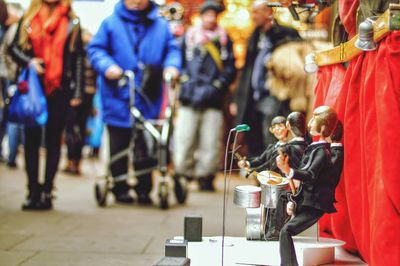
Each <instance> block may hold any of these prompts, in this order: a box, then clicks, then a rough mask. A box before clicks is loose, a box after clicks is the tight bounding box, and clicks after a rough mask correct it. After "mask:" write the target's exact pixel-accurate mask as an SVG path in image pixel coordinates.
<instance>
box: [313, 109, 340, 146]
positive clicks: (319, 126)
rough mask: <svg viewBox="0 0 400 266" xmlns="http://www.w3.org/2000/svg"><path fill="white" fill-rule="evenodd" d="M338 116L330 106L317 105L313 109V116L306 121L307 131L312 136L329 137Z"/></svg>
mask: <svg viewBox="0 0 400 266" xmlns="http://www.w3.org/2000/svg"><path fill="white" fill-rule="evenodd" d="M337 121H338V118H337V114H336V112H335V110H334V109H333V108H332V107H330V106H325V105H323V106H319V107H317V108H315V109H314V112H313V116H312V118H311V120H310V121H309V122H308V131H309V132H310V134H311V135H312V136H320V137H321V138H324V139H325V138H327V137H329V136H330V135H331V134H332V132H333V130H334V129H335V127H336V124H337Z"/></svg>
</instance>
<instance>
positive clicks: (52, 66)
mask: <svg viewBox="0 0 400 266" xmlns="http://www.w3.org/2000/svg"><path fill="white" fill-rule="evenodd" d="M69 8H70V7H69V6H65V5H58V6H57V7H56V8H55V9H54V10H53V13H52V14H51V15H50V10H49V7H48V6H47V5H45V4H43V5H42V6H41V8H40V10H39V12H38V13H37V14H36V16H35V17H34V18H33V19H32V22H31V25H30V27H31V31H30V32H29V40H30V41H31V43H32V48H33V53H34V55H35V57H38V58H41V59H43V61H44V67H45V74H44V90H45V93H46V95H50V94H52V93H53V92H54V91H55V90H57V89H59V88H60V87H61V77H62V72H63V56H64V45H65V41H66V39H67V32H68V12H69Z"/></svg>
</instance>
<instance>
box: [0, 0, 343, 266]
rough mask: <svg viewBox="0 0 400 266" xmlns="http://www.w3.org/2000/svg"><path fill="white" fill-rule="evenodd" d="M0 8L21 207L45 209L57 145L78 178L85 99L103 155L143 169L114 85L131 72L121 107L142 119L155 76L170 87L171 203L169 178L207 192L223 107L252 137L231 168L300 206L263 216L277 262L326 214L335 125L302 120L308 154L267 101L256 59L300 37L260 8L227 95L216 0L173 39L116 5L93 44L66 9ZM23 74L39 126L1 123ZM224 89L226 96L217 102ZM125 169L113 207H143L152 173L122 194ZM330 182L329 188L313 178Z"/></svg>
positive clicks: (123, 166) (225, 48)
mask: <svg viewBox="0 0 400 266" xmlns="http://www.w3.org/2000/svg"><path fill="white" fill-rule="evenodd" d="M2 4H4V3H3V2H2ZM6 9H7V11H8V12H7V14H4V15H3V14H2V16H4V19H2V45H1V51H2V53H1V60H2V61H1V62H2V65H1V68H2V71H1V73H2V75H1V85H2V101H1V103H2V105H1V110H2V119H1V125H2V126H1V130H2V131H1V132H0V141H1V138H2V137H3V135H4V132H5V129H6V128H7V134H8V140H9V141H8V142H9V158H8V166H9V167H15V166H16V163H15V157H16V151H17V148H18V143H19V142H23V144H24V156H25V170H26V174H27V180H28V182H27V187H28V194H27V197H26V200H25V202H24V203H23V205H22V209H23V210H49V209H52V208H53V203H52V200H53V190H54V180H55V176H56V173H57V171H58V166H59V161H60V156H61V146H62V139H64V143H65V144H66V146H67V151H68V154H67V159H68V160H67V162H68V163H67V165H66V168H65V169H64V171H65V172H67V173H70V174H75V175H79V174H80V168H79V166H80V161H81V158H82V148H83V146H84V145H85V136H86V133H87V132H86V131H87V129H86V127H87V120H88V117H89V116H91V115H93V99H94V96H95V93H96V91H98V96H99V97H100V100H101V104H100V105H101V113H102V116H101V120H102V123H104V125H105V127H106V128H107V131H108V135H109V151H110V153H109V156H110V157H112V156H115V155H117V154H119V153H120V152H121V151H123V150H124V149H126V148H127V147H129V146H130V143H131V141H133V142H134V145H133V147H134V150H133V155H134V160H133V168H134V169H135V171H138V172H140V170H144V169H148V168H149V167H150V168H151V167H155V166H156V165H157V156H156V155H155V149H154V143H152V142H151V141H149V138H148V137H147V136H146V132H145V129H144V128H143V127H140V126H135V125H137V124H138V123H140V121H138V120H137V119H134V118H133V117H132V114H131V110H130V108H129V107H130V104H131V97H132V95H131V91H130V89H131V88H130V86H129V85H130V84H129V83H123V82H121V78H122V77H123V76H124V74H125V73H126V71H128V70H130V71H132V72H133V73H134V74H135V80H134V83H135V84H134V85H135V88H137V90H136V91H135V92H134V93H135V97H134V103H133V104H134V105H135V107H136V108H137V110H138V111H140V112H141V114H142V115H143V118H144V119H157V118H158V117H159V116H160V113H161V111H162V108H163V101H165V96H164V95H165V94H164V87H163V79H164V78H165V77H169V78H171V79H172V80H174V81H175V82H177V83H179V85H180V86H179V96H178V99H179V105H178V108H177V115H176V119H175V122H174V134H173V136H172V137H173V141H172V143H173V145H172V150H171V153H172V156H171V157H172V165H173V167H174V175H173V177H174V180H175V193H176V196H177V198H178V202H181V203H183V202H184V200H179V198H182V197H184V195H182V193H183V191H184V190H185V189H186V188H184V187H182V186H183V185H182V183H181V182H180V181H179V180H181V179H182V178H183V179H185V180H186V181H188V182H189V181H192V180H196V181H197V182H198V184H199V189H200V190H204V191H214V190H215V188H214V184H213V181H214V179H215V176H216V174H217V173H218V171H219V170H220V168H221V166H220V157H221V155H220V153H221V151H222V139H223V135H224V134H223V131H224V115H223V112H224V110H225V109H226V108H225V107H227V106H228V105H229V110H230V113H231V115H232V117H235V118H236V123H238V124H239V123H240V124H241V123H247V124H249V125H250V127H251V129H252V130H251V131H250V133H249V134H247V135H246V140H245V143H246V144H247V154H248V155H249V158H250V159H249V160H247V161H246V160H243V161H239V162H238V165H239V167H240V168H246V169H250V168H251V169H255V170H262V169H269V170H272V171H276V172H279V173H280V174H281V175H282V176H286V177H287V178H288V179H292V178H293V179H297V180H298V181H297V182H296V185H297V187H298V190H299V191H300V192H299V194H301V197H302V201H303V202H302V204H300V206H298V208H297V210H296V216H295V218H294V219H292V220H290V222H288V223H285V222H286V219H287V214H289V215H290V214H291V213H293V205H291V203H290V202H289V204H287V202H288V201H287V199H286V192H285V195H280V196H279V197H280V203H279V204H278V206H279V207H277V208H276V209H274V210H272V211H271V212H269V214H268V221H269V223H268V224H267V228H265V233H266V234H265V238H266V240H277V239H280V241H281V253H282V254H281V256H282V260H283V261H285V262H284V264H285V265H286V264H287V265H296V263H297V262H296V258H295V255H293V254H294V251H293V252H289V253H287V252H285V251H287V250H292V248H293V243H292V240H291V236H292V235H296V234H297V233H299V232H300V231H303V230H304V229H306V228H307V227H309V226H311V225H312V224H313V223H315V222H316V221H317V220H318V219H319V218H320V217H321V216H322V214H323V213H325V212H328V213H330V212H334V211H335V209H334V207H333V202H334V189H335V187H336V185H337V184H338V178H339V177H340V172H341V168H342V166H343V156H342V155H343V149H342V148H341V149H340V148H338V147H340V145H339V144H332V145H330V144H329V143H328V141H331V140H330V139H329V137H330V138H331V139H332V140H333V141H334V142H339V141H340V138H341V133H340V132H339V133H335V132H334V129H335V127H337V128H338V129H339V131H340V124H339V126H336V124H337V117H336V114H335V113H334V111H333V110H332V109H330V108H329V107H321V108H317V109H316V110H315V111H314V114H313V118H312V119H311V121H310V123H309V131H310V132H309V134H311V136H313V137H314V138H316V137H318V138H319V140H320V141H319V142H314V143H311V144H310V145H309V146H308V144H309V143H310V141H309V140H310V137H309V136H308V135H307V134H306V118H305V115H304V114H303V113H301V112H291V110H290V107H289V103H288V101H281V100H279V99H278V98H277V97H276V96H274V95H273V94H271V92H270V88H269V87H268V82H267V78H268V76H269V75H268V71H269V70H268V67H267V65H268V64H267V63H268V60H269V59H270V58H271V56H272V53H273V52H274V50H275V49H276V48H277V47H279V46H280V45H282V44H285V43H288V42H300V41H301V38H300V36H299V34H298V33H297V32H296V31H295V30H294V29H291V28H287V27H283V26H280V25H278V24H277V23H275V21H274V19H273V15H272V9H271V8H270V7H268V5H267V1H255V2H254V3H253V21H254V24H255V29H254V32H253V34H252V35H251V37H250V39H249V41H248V46H247V54H246V61H245V65H244V67H243V68H242V69H240V72H241V75H240V78H239V79H238V82H237V86H235V85H234V84H235V80H236V79H237V72H238V69H236V67H235V56H234V52H233V43H232V41H231V39H230V38H229V35H228V34H227V32H226V31H225V30H224V29H223V28H222V27H221V26H220V25H219V24H218V15H219V14H220V13H221V12H222V11H223V6H222V5H221V4H220V3H219V2H216V1H206V2H205V3H204V4H203V5H201V7H200V10H199V17H200V24H199V25H194V26H191V27H189V28H188V29H187V30H186V33H185V34H184V35H183V36H181V37H180V38H176V36H174V34H173V33H172V32H171V27H170V24H169V23H168V21H167V20H165V19H164V18H162V17H161V16H160V15H159V8H158V6H157V5H156V4H154V3H153V2H152V1H149V0H121V1H119V2H118V3H117V4H116V6H115V10H114V12H113V13H112V14H111V15H110V16H109V17H107V18H106V19H104V21H103V22H102V24H101V26H100V28H99V30H98V31H97V32H96V33H95V34H94V35H93V36H92V35H91V34H90V33H88V32H87V31H85V30H83V29H82V28H81V25H80V22H79V18H78V17H77V16H76V14H75V13H74V11H73V9H72V6H71V0H32V1H31V4H30V6H29V7H28V9H27V10H26V11H25V12H24V13H22V11H21V9H20V8H18V5H14V4H8V5H7V8H6ZM2 10H3V9H2ZM8 62H10V63H8ZM26 67H30V68H33V69H34V70H35V71H36V73H37V74H38V75H39V76H40V78H41V83H42V86H43V91H44V94H45V97H46V102H47V111H48V120H47V123H46V125H45V126H44V127H32V126H25V127H24V126H23V125H15V124H13V123H10V122H7V107H8V105H9V104H10V98H12V93H11V92H10V88H12V87H13V86H14V88H15V87H17V88H18V81H19V79H18V75H19V73H20V72H21V70H22V69H24V68H26ZM231 87H235V90H234V91H235V92H234V97H232V98H233V100H232V102H230V103H228V102H227V99H228V97H227V95H228V94H229V93H230V91H231V90H230V88H231ZM17 90H18V89H17ZM11 102H12V99H11ZM6 125H7V127H6ZM132 129H134V130H132ZM289 135H290V136H291V137H289ZM336 135H338V136H336ZM307 141H308V142H307ZM42 145H43V146H44V147H45V148H46V150H47V153H46V156H45V160H46V163H45V169H44V174H43V177H44V182H43V183H42V182H40V180H41V179H42V178H41V176H42V175H41V173H40V172H39V161H40V156H39V148H40V147H41V146H42ZM307 146H308V147H307ZM0 147H1V145H0ZM96 148H97V147H96ZM331 154H332V159H331ZM0 155H1V150H0ZM128 162H129V160H128V157H126V156H124V157H121V158H118V159H116V160H115V161H113V162H112V164H111V165H110V171H111V175H112V177H113V178H114V180H115V181H114V183H113V188H112V190H111V191H112V193H113V194H114V196H115V200H116V202H118V203H124V204H132V203H134V202H136V201H137V202H138V203H139V204H142V205H148V204H152V199H151V197H150V192H151V190H152V187H153V184H152V173H151V172H146V171H144V172H143V173H141V174H138V175H137V176H136V178H137V183H136V185H135V186H134V187H133V190H134V191H135V194H136V197H134V196H133V195H132V193H131V189H132V187H131V186H130V185H129V184H128V182H127V179H126V178H124V177H126V175H127V173H128V168H129V165H128ZM333 165H336V166H335V167H333ZM333 170H335V171H333ZM332 175H334V176H335V177H336V178H335V179H334V182H330V181H329V180H328V181H327V180H325V179H327V178H328V177H330V176H332ZM313 179H314V180H319V181H318V182H319V183H318V182H317V184H318V186H316V185H315V182H313V183H310V180H313ZM310 191H311V192H310ZM314 198H318V200H317V201H316V200H315V199H314ZM286 204H287V206H288V207H287V214H286ZM282 210H284V211H282ZM288 254H289V255H288Z"/></svg>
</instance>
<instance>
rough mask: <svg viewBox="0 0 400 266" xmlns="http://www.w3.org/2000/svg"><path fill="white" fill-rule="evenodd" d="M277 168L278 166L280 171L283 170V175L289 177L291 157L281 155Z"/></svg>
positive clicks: (277, 158) (277, 161)
mask: <svg viewBox="0 0 400 266" xmlns="http://www.w3.org/2000/svg"><path fill="white" fill-rule="evenodd" d="M276 166H278V168H279V170H281V171H282V173H284V174H285V175H288V174H289V172H290V166H289V156H284V155H282V154H281V155H279V156H278V157H276Z"/></svg>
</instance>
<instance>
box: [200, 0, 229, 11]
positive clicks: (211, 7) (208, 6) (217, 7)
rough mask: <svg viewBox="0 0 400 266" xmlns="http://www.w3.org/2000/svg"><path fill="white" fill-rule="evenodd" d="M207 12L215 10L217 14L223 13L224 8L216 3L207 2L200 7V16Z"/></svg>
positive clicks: (208, 0)
mask: <svg viewBox="0 0 400 266" xmlns="http://www.w3.org/2000/svg"><path fill="white" fill-rule="evenodd" d="M207 10H214V11H215V12H217V13H221V12H222V11H223V10H224V8H223V7H222V6H221V4H219V3H217V2H215V1H212V0H207V1H206V2H204V3H203V4H202V5H201V6H200V14H203V13H204V12H206V11H207Z"/></svg>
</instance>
